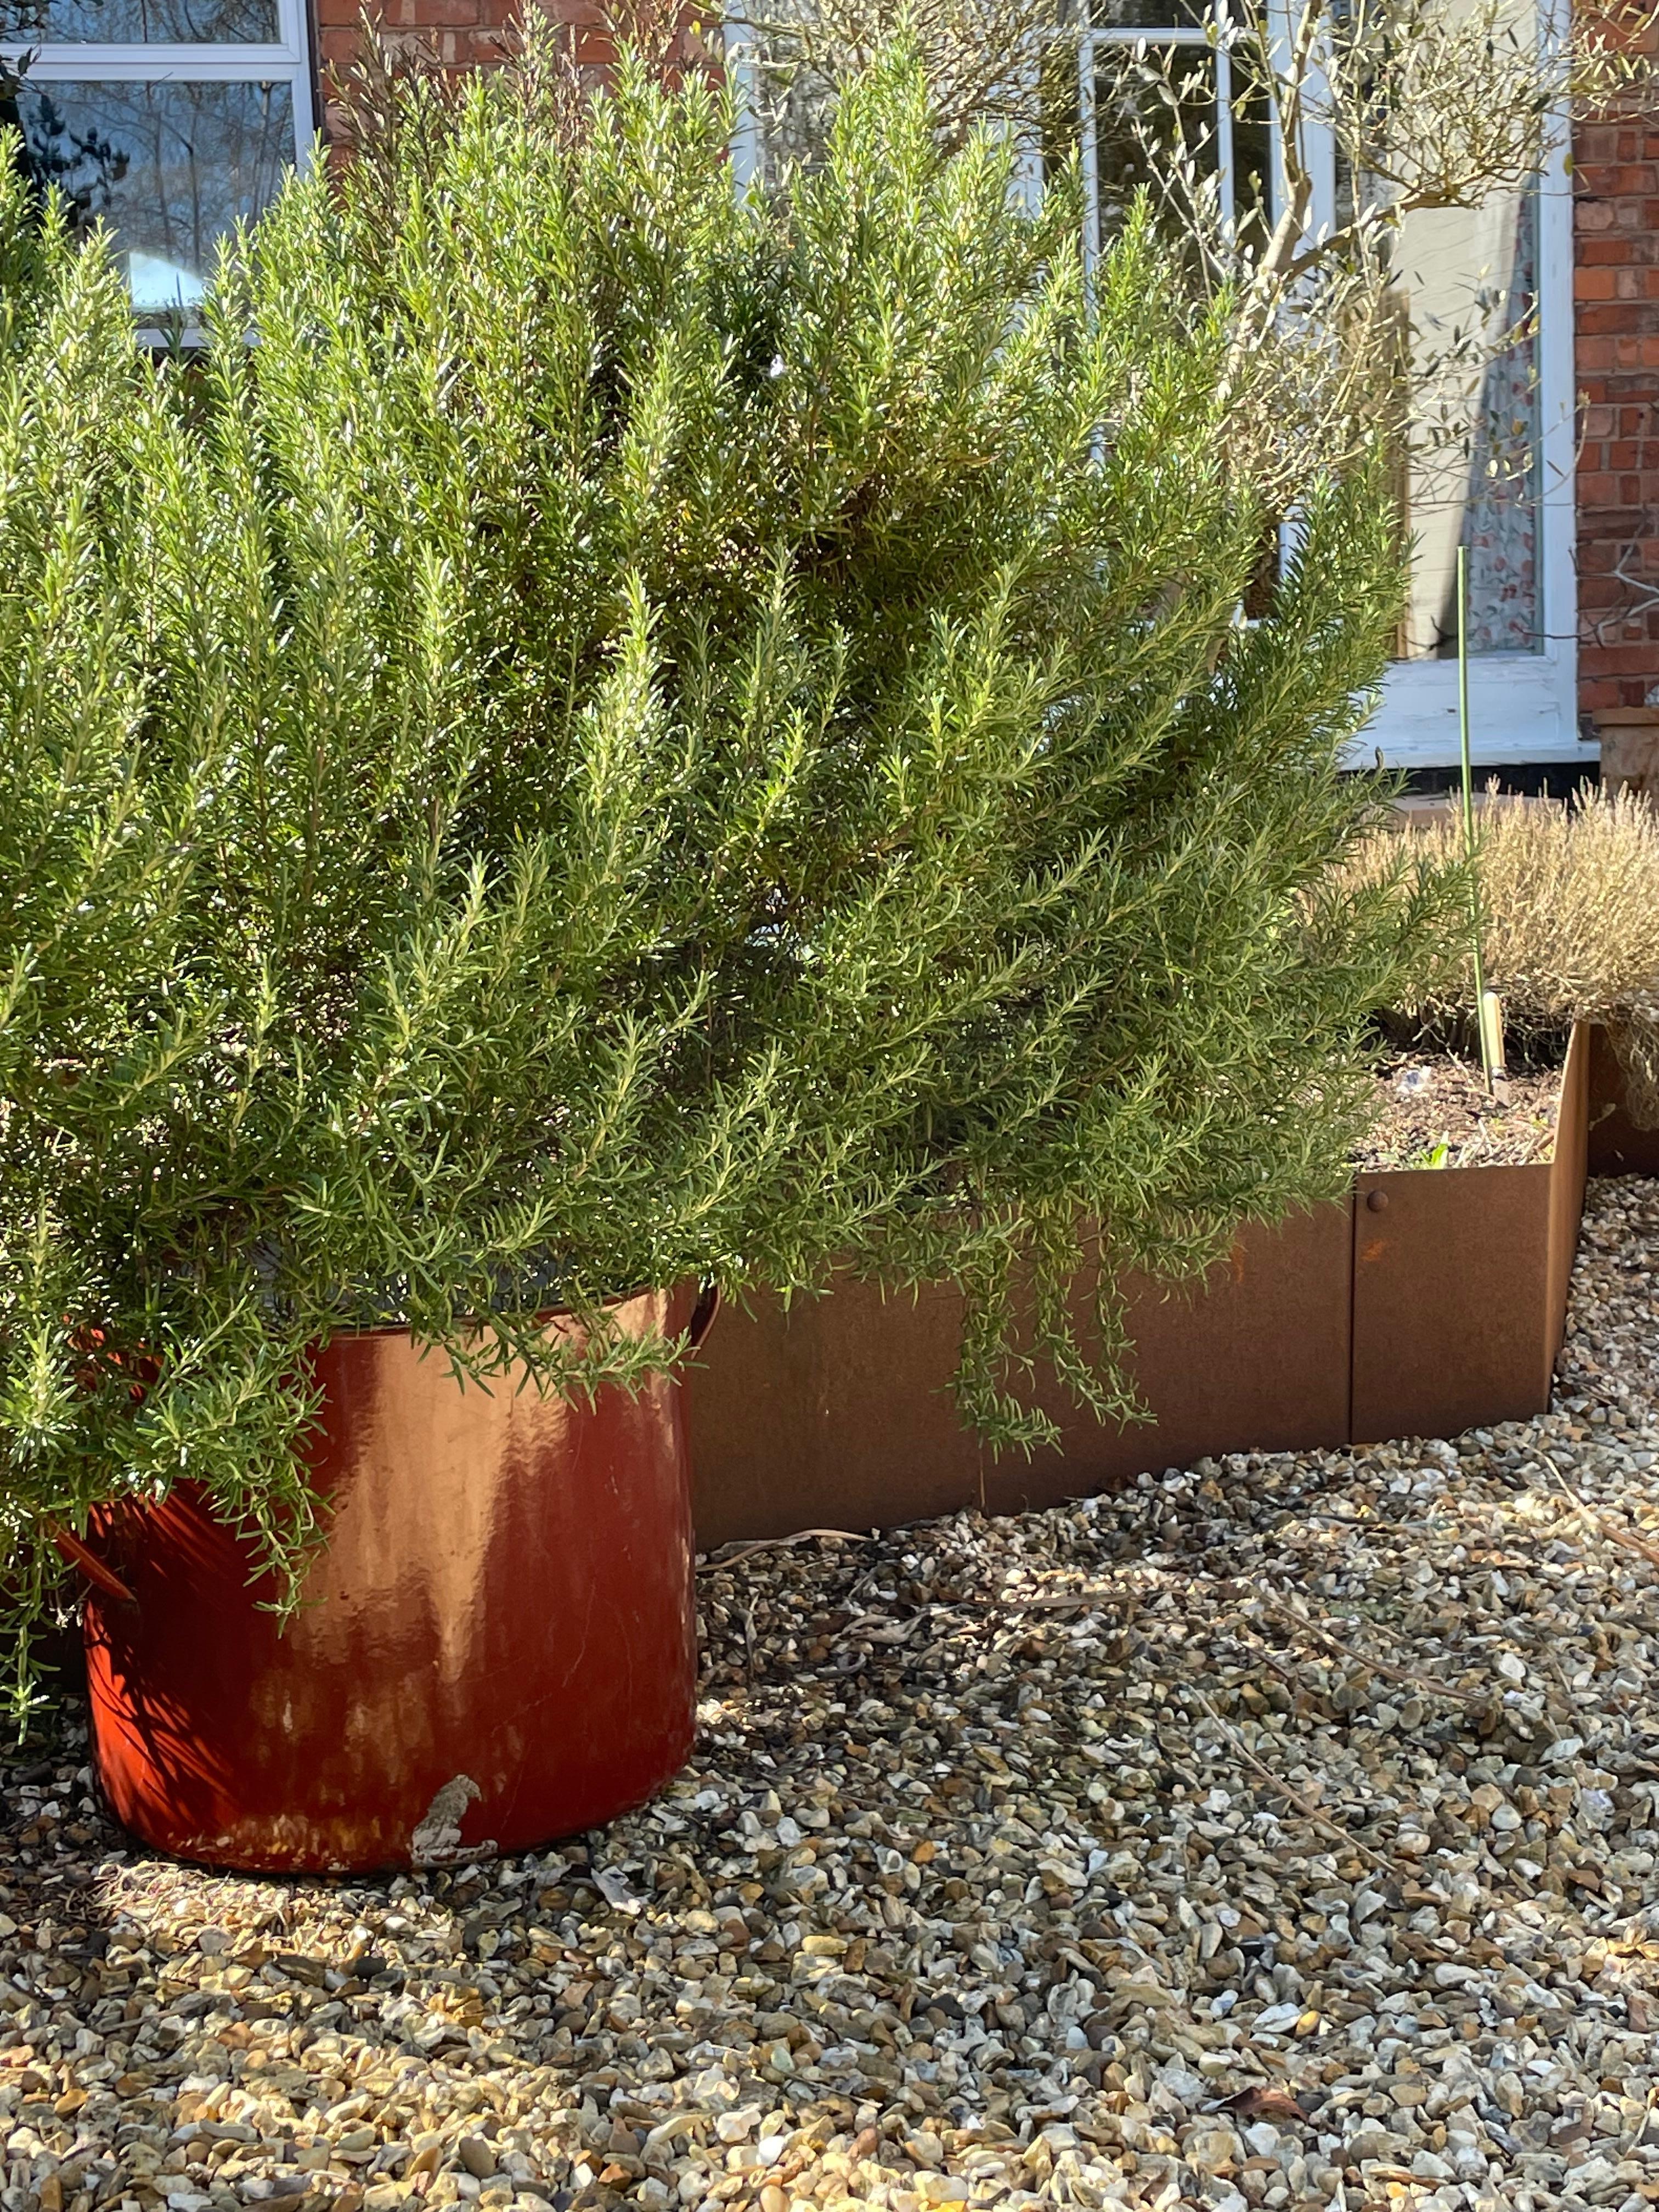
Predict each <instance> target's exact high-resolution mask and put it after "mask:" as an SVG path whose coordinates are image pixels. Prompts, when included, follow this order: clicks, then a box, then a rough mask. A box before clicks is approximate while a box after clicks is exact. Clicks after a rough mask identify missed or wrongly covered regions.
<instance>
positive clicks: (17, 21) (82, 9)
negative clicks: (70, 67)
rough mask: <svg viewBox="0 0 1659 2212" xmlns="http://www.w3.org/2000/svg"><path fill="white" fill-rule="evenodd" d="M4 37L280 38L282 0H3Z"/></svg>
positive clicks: (220, 41) (135, 42)
mask: <svg viewBox="0 0 1659 2212" xmlns="http://www.w3.org/2000/svg"><path fill="white" fill-rule="evenodd" d="M0 39H8V40H18V41H21V42H25V43H27V44H28V45H30V46H48V45H64V46H80V45H83V44H94V45H104V46H155V45H157V44H167V45H174V46H225V45H235V46H274V45H275V44H276V0H0Z"/></svg>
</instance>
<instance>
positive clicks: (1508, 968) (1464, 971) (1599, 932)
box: [1345, 787, 1659, 1127]
mask: <svg viewBox="0 0 1659 2212" xmlns="http://www.w3.org/2000/svg"><path fill="white" fill-rule="evenodd" d="M1395 820H1396V821H1397V820H1398V817H1395ZM1400 837H1401V832H1400V831H1399V830H1398V829H1379V830H1378V831H1377V832H1376V834H1374V835H1373V836H1371V837H1370V838H1369V839H1368V840H1366V841H1365V842H1364V843H1362V844H1361V845H1360V846H1359V847H1358V850H1357V852H1356V854H1355V856H1354V858H1353V859H1352V860H1351V861H1350V862H1349V863H1348V864H1347V866H1346V871H1345V885H1346V889H1347V890H1350V891H1352V890H1356V889H1357V888H1358V887H1360V886H1364V885H1369V884H1389V883H1391V882H1393V881H1394V880H1395V878H1396V876H1397V874H1398V871H1399V866H1400V860H1401V846H1400ZM1462 844H1463V832H1462V824H1461V823H1460V822H1459V820H1458V819H1457V818H1456V817H1455V815H1454V814H1453V812H1452V811H1451V810H1450V809H1448V810H1447V811H1446V812H1445V814H1444V816H1443V817H1439V818H1436V819H1433V820H1431V822H1430V823H1428V825H1427V826H1425V827H1419V829H1416V830H1415V831H1414V833H1413V860H1414V861H1415V862H1416V863H1417V864H1418V865H1419V866H1423V867H1425V868H1426V869H1427V870H1428V871H1429V872H1431V874H1432V873H1436V872H1440V871H1442V870H1447V871H1449V870H1451V869H1454V868H1455V867H1457V866H1459V865H1460V864H1461V862H1462ZM1477 866H1478V867H1479V869H1480V905H1481V915H1482V920H1483V923H1484V930H1483V943H1484V947H1485V954H1486V980H1487V981H1488V983H1489V985H1490V986H1491V987H1492V988H1493V989H1494V990H1496V991H1498V993H1499V994H1501V996H1502V998H1503V1000H1504V1018H1505V1023H1506V1026H1507V1027H1508V1029H1509V1030H1510V1034H1511V1035H1513V1036H1518V1037H1520V1038H1521V1040H1522V1042H1526V1041H1527V1040H1528V1039H1532V1040H1534V1041H1536V1040H1540V1039H1542V1038H1545V1037H1547V1036H1551V1035H1555V1034H1559V1032H1560V1031H1561V1030H1563V1029H1565V1027H1566V1025H1567V1024H1569V1023H1571V1022H1572V1021H1575V1020H1577V1021H1595V1022H1601V1023H1603V1024H1606V1026H1607V1029H1608V1030H1609V1031H1610V1032H1611V1034H1612V1036H1613V1043H1614V1045H1615V1048H1617V1050H1618V1053H1619V1057H1620V1061H1621V1062H1622V1064H1623V1066H1624V1068H1625V1071H1626V1076H1627V1078H1628V1079H1629V1083H1630V1092H1631V1104H1632V1113H1633V1115H1634V1116H1635V1118H1637V1119H1638V1120H1639V1121H1644V1123H1645V1125H1646V1126H1648V1127H1659V1080H1656V1078H1659V810H1656V808H1655V806H1654V804H1653V801H1652V800H1651V799H1648V798H1646V797H1644V796H1643V795H1641V794H1638V793H1633V792H1628V791H1621V792H1618V793H1607V792H1600V791H1596V790H1594V789H1592V788H1590V787H1586V788H1585V789H1584V790H1583V792H1581V793H1579V795H1578V797H1577V799H1575V800H1574V801H1573V802H1572V804H1571V805H1568V806H1561V805H1556V804H1554V803H1553V802H1552V801H1550V800H1547V799H1504V800H1502V801H1499V800H1498V798H1497V795H1496V792H1495V789H1494V790H1493V791H1492V792H1490V793H1488V794H1487V798H1486V804H1485V805H1483V806H1482V807H1481V809H1480V842H1479V849H1478V854H1477ZM1474 1004H1475V1000H1474V963H1473V959H1472V956H1471V953H1470V950H1469V947H1468V943H1467V941H1462V942H1458V941H1456V940H1455V939H1447V940H1445V941H1444V942H1443V945H1442V947H1441V949H1440V951H1439V954H1438V957H1437V959H1436V960H1435V962H1434V963H1433V964H1432V965H1431V967H1430V968H1429V969H1427V970H1426V972H1425V973H1424V974H1423V975H1421V976H1420V978H1419V983H1418V985H1417V987H1416V989H1415V991H1414V993H1413V994H1409V996H1408V998H1407V1003H1405V1004H1404V1005H1403V1006H1401V1009H1400V1011H1401V1012H1402V1013H1406V1014H1407V1015H1410V1016H1413V1017H1414V1018H1418V1019H1420V1020H1423V1021H1425V1022H1427V1023H1430V1024H1435V1023H1445V1022H1448V1021H1451V1022H1455V1023H1459V1024H1465V1023H1467V1022H1468V1021H1470V1020H1472V1019H1473V1017H1474Z"/></svg>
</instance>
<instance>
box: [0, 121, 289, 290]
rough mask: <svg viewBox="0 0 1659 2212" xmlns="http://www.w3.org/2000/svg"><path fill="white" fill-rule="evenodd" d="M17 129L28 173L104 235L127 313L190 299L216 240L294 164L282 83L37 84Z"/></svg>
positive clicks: (252, 211) (207, 269)
mask: <svg viewBox="0 0 1659 2212" xmlns="http://www.w3.org/2000/svg"><path fill="white" fill-rule="evenodd" d="M17 122H18V125H19V127H20V128H21V131H22V134H23V155H22V158H23V160H24V161H25V162H26V163H27V167H28V168H29V170H30V172H31V173H32V174H33V177H34V178H35V179H36V180H37V181H38V182H39V183H40V185H43V186H46V185H51V186H53V187H55V188H56V189H57V190H58V191H61V192H63V193H64V195H65V197H67V198H68V199H69V200H70V203H71V204H72V205H73V207H74V209H75V211H76V217H77V220H78V221H79V222H82V223H83V224H85V225H87V226H88V227H89V226H90V225H91V224H92V223H94V222H98V221H100V220H101V221H102V222H104V223H105V224H106V226H107V227H108V228H109V229H110V230H112V232H113V233H114V235H115V240H116V245H117V248H118V252H120V254H121V255H122V256H123V258H124V259H125V264H126V266H127V269H128V271H129V275H130V277H131V283H132V289H133V302H134V305H135V306H136V307H140V308H149V309H152V310H156V311H160V310H162V309H165V308H168V307H180V306H185V307H187V306H189V305H190V304H191V302H192V301H195V300H197V299H199V298H200V297H201V292H202V287H203V284H204V283H205V281H206V279H207V278H208V277H209V276H211V274H212V272H213V264H214V250H215V247H216V243H217V241H218V240H219V239H220V238H221V237H222V235H223V234H224V233H225V232H227V231H228V230H230V229H231V228H234V225H235V223H236V222H237V221H238V220H239V218H241V217H244V216H254V215H257V214H258V212H259V210H261V209H262V208H263V207H264V205H265V204H266V203H267V202H268V201H269V200H270V198H271V197H273V196H274V195H275V194H276V191H278V190H279V188H280V187H281V185H282V181H283V178H284V176H285V175H286V174H287V173H288V171H289V169H290V168H291V167H292V166H293V161H294V103H293V97H292V94H291V93H290V91H289V87H288V85H287V84H286V83H282V84H247V83H240V84H238V83H230V84H185V83H179V82H176V81H175V82H169V83H159V84H158V83H150V84H143V83H140V84H127V83H112V82H72V83H58V84H41V83H40V82H36V83H34V84H32V85H29V86H27V87H25V88H24V89H23V90H22V91H21V92H20V93H19V94H18V97H17Z"/></svg>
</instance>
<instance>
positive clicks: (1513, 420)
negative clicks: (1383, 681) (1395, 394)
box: [1399, 187, 1543, 660]
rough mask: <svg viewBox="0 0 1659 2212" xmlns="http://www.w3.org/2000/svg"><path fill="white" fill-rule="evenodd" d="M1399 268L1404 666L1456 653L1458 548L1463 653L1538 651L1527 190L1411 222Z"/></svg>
mask: <svg viewBox="0 0 1659 2212" xmlns="http://www.w3.org/2000/svg"><path fill="white" fill-rule="evenodd" d="M1399 265H1400V270H1401V299H1402V305H1403V307H1404V309H1405V311H1406V313H1407V315H1408V316H1409V320H1410V345H1411V349H1412V355H1413V366H1414V371H1415V375H1414V382H1415V384H1416V386H1417V390H1418V393H1419V398H1418V400H1417V404H1416V413H1417V421H1416V422H1415V424H1414V427H1413V434H1412V437H1411V440H1410V442H1409V449H1408V452H1407V456H1406V472H1405V473H1406V482H1405V485H1404V490H1405V495H1406V501H1405V503H1406V508H1407V525H1408V527H1409V529H1410V531H1411V532H1412V536H1413V560H1412V592H1411V604H1410V608H1409V611H1408V613H1407V619H1406V622H1405V624H1404V625H1403V632H1402V635H1401V654H1402V657H1403V658H1404V659H1408V660H1429V659H1439V658H1443V657H1446V656H1448V655H1451V654H1455V653H1456V651H1457V600H1456V568H1457V549H1458V547H1459V546H1460V545H1462V546H1466V547H1467V548H1468V556H1469V650H1470V652H1471V653H1534V652H1537V651H1538V650H1539V649H1540V648H1541V645H1542V642H1543V640H1542V636H1541V628H1542V625H1541V618H1540V605H1539V589H1538V586H1539V576H1538V460H1537V454H1538V435H1539V408H1538V348H1537V316H1538V271H1537V195H1536V191H1535V190H1534V188H1531V187H1528V188H1527V189H1526V190H1524V191H1514V192H1503V193H1495V194H1494V195H1493V196H1492V198H1491V199H1490V200H1488V202H1487V203H1486V205H1485V206H1484V207H1481V208H1478V209H1475V210H1468V209H1460V210H1443V211H1442V210H1430V211H1427V212H1424V213H1420V214H1416V215H1412V216H1407V218H1406V220H1405V222H1404V223H1403V224H1402V225H1401V250H1400V257H1399Z"/></svg>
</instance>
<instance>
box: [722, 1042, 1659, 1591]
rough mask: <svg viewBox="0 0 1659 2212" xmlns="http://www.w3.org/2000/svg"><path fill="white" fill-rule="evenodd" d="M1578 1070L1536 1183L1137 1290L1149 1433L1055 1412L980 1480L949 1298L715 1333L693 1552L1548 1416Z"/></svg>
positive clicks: (1531, 1173) (1254, 1238) (1372, 1189)
mask: <svg viewBox="0 0 1659 2212" xmlns="http://www.w3.org/2000/svg"><path fill="white" fill-rule="evenodd" d="M1590 1047H1591V1038H1590V1036H1589V1032H1588V1031H1587V1030H1583V1029H1576V1030H1574V1032H1573V1036H1572V1042H1571V1047H1570V1048H1569V1051H1568V1054H1567V1063H1566V1066H1565V1070H1564V1072H1563V1075H1562V1086H1561V1103H1560V1107H1559V1113H1558V1116H1557V1125H1556V1143H1555V1151H1554V1156H1553V1158H1552V1159H1551V1160H1549V1161H1547V1162H1539V1163H1537V1164H1533V1165H1529V1166H1525V1167H1491V1168H1440V1169H1425V1170H1406V1171H1403V1172H1396V1173H1390V1174H1365V1175H1362V1176H1358V1178H1357V1179H1356V1182H1355V1187H1354V1190H1353V1193H1352V1196H1351V1197H1350V1199H1349V1200H1347V1201H1346V1203H1344V1204H1341V1205H1337V1206H1326V1207H1322V1208H1321V1209H1320V1210H1319V1211H1317V1212H1313V1213H1310V1214H1304V1215H1300V1216H1297V1217H1294V1218H1291V1219H1289V1220H1287V1221H1285V1222H1284V1223H1282V1224H1280V1225H1278V1226H1276V1227H1274V1228H1273V1229H1256V1228H1250V1229H1247V1230H1246V1231H1244V1232H1243V1235H1242V1236H1241V1237H1239V1240H1238V1242H1237V1244H1236V1245H1235V1247H1234V1249H1233V1251H1232V1254H1231V1258H1230V1260H1229V1261H1227V1262H1226V1263H1225V1264H1224V1265H1223V1266H1221V1267H1218V1268H1216V1269H1215V1270H1214V1271H1212V1274H1211V1275H1210V1277H1209V1278H1208V1279H1207V1282H1206V1285H1204V1287H1203V1288H1202V1289H1201V1290H1200V1291H1198V1292H1197V1293H1196V1294H1194V1293H1193V1292H1190V1291H1188V1292H1182V1291H1174V1292H1166V1291H1162V1290H1159V1289H1158V1288H1156V1287H1154V1286H1152V1285H1135V1284H1131V1285H1130V1298H1129V1327H1130V1333H1131V1334H1132V1336H1133V1340H1134V1344H1135V1352H1134V1357H1133V1374H1134V1377H1135V1383H1136V1387H1137V1389H1138V1390H1139V1394H1140V1396H1141V1398H1142V1401H1144V1403H1145V1404H1146V1407H1148V1409H1149V1411H1150V1412H1151V1413H1152V1417H1153V1418H1152V1422H1151V1424H1150V1425H1147V1424H1139V1425H1135V1426H1133V1427H1131V1428H1127V1429H1118V1428H1116V1427H1115V1426H1110V1425H1108V1426H1105V1427H1103V1426H1101V1425H1099V1424H1098V1423H1097V1422H1096V1421H1095V1420H1094V1419H1092V1417H1091V1416H1090V1415H1088V1414H1086V1413H1082V1412H1080V1411H1079V1409H1078V1408H1077V1407H1075V1406H1074V1405H1073V1403H1072V1401H1070V1400H1069V1398H1066V1396H1065V1395H1063V1394H1062V1393H1060V1392H1059V1391H1058V1389H1055V1390H1054V1392H1053V1393H1052V1394H1051V1395H1047V1396H1045V1397H1044V1400H1043V1402H1044V1404H1045V1406H1046V1408H1047V1410H1048V1413H1050V1414H1051V1415H1052V1416H1053V1417H1054V1419H1055V1420H1056V1421H1057V1422H1058V1423H1059V1425H1060V1430H1061V1442H1060V1445H1059V1446H1058V1447H1056V1448H1054V1449H1049V1450H1047V1451H1042V1452H1039V1453H1037V1454H1036V1455H1035V1456H1034V1457H1033V1458H1031V1459H1030V1460H1029V1461H1028V1460H1026V1459H1024V1457H1022V1456H1018V1455H1010V1456H1005V1457H1004V1458H1002V1459H1000V1460H998V1459H997V1458H995V1457H994V1455H992V1454H991V1453H990V1452H988V1451H987V1449H985V1447H984V1446H983V1445H982V1444H981V1443H980V1441H979V1439H978V1437H976V1436H975V1435H974V1434H973V1433H972V1431H968V1430H965V1429H964V1428H963V1425H962V1424H961V1422H960V1420H959V1419H958V1418H957V1412H956V1407H955V1404H954V1401H952V1399H951V1395H950V1387H949V1386H950V1377H951V1370H952V1368H953V1366H954V1364H955V1359H956V1346H957V1326H958V1322H959V1320H960V1316H961V1304H960V1301H959V1299H958V1298H957V1297H956V1295H955V1294H954V1293H953V1292H951V1291H944V1290H937V1289H936V1290H930V1291H924V1292H923V1293H922V1295H921V1298H920V1299H919V1300H918V1301H917V1302H916V1303H915V1304H911V1303H910V1302H909V1300H908V1298H907V1299H893V1298H888V1299H884V1298H883V1297H882V1294H881V1292H880V1291H878V1289H876V1288H874V1287H873V1286H872V1285H868V1284H864V1283H858V1282H851V1281H848V1282H846V1283H843V1284H842V1285H838V1286H837V1287H836V1289H835V1290H834V1291H832V1292H831V1293H830V1294H829V1296H827V1297H823V1298H820V1299H815V1300H800V1301H798V1302H797V1303H796V1304H795V1305H794V1307H793V1310H790V1311H789V1312H787V1313H786V1312H785V1311H784V1310H783V1309H782V1308H781V1306H780V1305H779V1304H778V1303H777V1302H776V1301H775V1299H764V1300H763V1301H762V1302H761V1303H760V1304H758V1306H757V1310H755V1311H754V1312H753V1313H744V1312H740V1311H738V1310H730V1311H728V1312H727V1313H726V1316H724V1317H723V1319H722V1321H721V1322H720V1327H719V1328H717V1329H716V1330H715V1331H714V1334H713V1335H712V1336H711V1337H710V1339H709V1342H708V1351H707V1352H706V1353H705V1354H704V1356H703V1362H702V1365H701V1366H700V1367H698V1368H697V1369H696V1370H694V1372H693V1373H692V1374H691V1375H690V1376H689V1377H688V1381H687V1389H686V1417H687V1425H688V1431H689V1436H690V1451H691V1465H692V1469H693V1512H694V1516H695V1519H696V1530H697V1542H698V1545H699V1546H700V1547H702V1549H704V1550H710V1549H713V1548H714V1547H715V1546H717V1545H720V1544H723V1543H727V1542H730V1541H732V1539H733V1538H740V1537H757V1536H778V1535H787V1534H790V1533H791V1532H792V1531H793V1530H795V1529H798V1528H814V1527H829V1528H882V1527H892V1526H895V1525H896V1524H898V1523H901V1522H907V1521H915V1520H921V1519H925V1518H927V1517H928V1516H931V1515H934V1514H940V1513H951V1512H957V1511H959V1510H961V1509H962V1508H963V1507H965V1506H979V1507H981V1508H982V1509H983V1510H985V1511H987V1512H991V1513H1012V1512H1018V1511H1019V1510H1022V1509H1023V1508H1025V1507H1029V1506H1038V1505H1047V1504H1054V1503H1056V1502H1058V1501H1059V1500H1060V1499H1063V1498H1076V1497H1079V1496H1082V1495H1085V1494H1086V1493H1087V1492H1091V1491H1097V1490H1103V1489H1108V1488H1110V1487H1112V1486H1116V1485H1121V1484H1122V1483H1124V1482H1127V1481H1129V1480H1133V1477H1134V1476H1135V1475H1137V1474H1139V1473H1140V1472H1141V1471H1142V1470H1143V1469H1146V1468H1153V1469H1158V1468H1165V1467H1173V1466H1190V1465H1191V1463H1192V1462H1193V1461H1194V1460H1195V1459H1199V1458H1201V1457H1203V1456H1204V1455H1206V1454H1209V1455H1214V1454H1218V1453H1221V1452H1229V1451H1244V1450H1263V1451H1302V1450H1311V1449H1316V1448H1318V1447H1328V1446H1331V1445H1342V1444H1347V1443H1375V1442H1378V1441H1381V1440H1382V1439H1383V1438H1384V1437H1397V1436H1455V1435H1456V1434H1458V1433H1459V1431H1462V1430H1464V1429H1468V1428H1474V1427H1477V1426H1482V1425H1486V1424H1488V1423H1491V1422H1493V1421H1502V1420H1521V1419H1527V1418H1528V1417H1529V1416H1530V1415H1532V1414H1534V1413H1541V1412H1543V1411H1544V1409H1545V1408H1546V1407H1547V1405H1548V1403H1549V1394H1550V1382H1551V1376H1552V1374H1553V1369H1554V1365H1555V1359H1556V1355H1557V1353H1558V1352H1559V1350H1560V1348H1561V1334H1562V1329H1563V1327H1564V1323H1565V1312H1566V1298H1567V1285H1568V1279H1569V1277H1570V1275H1571V1269H1572V1260H1573V1253H1574V1249H1575V1248H1576V1245H1577V1236H1578V1221H1579V1215H1580V1213H1581V1212H1582V1210H1583V1197H1584V1176H1585V1159H1586V1151H1585V1140H1586V1126H1587V1122H1588V1121H1589V1073H1590V1065H1591V1051H1590ZM1656 1149H1659V1148H1656ZM1656 1164H1659V1161H1656Z"/></svg>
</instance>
